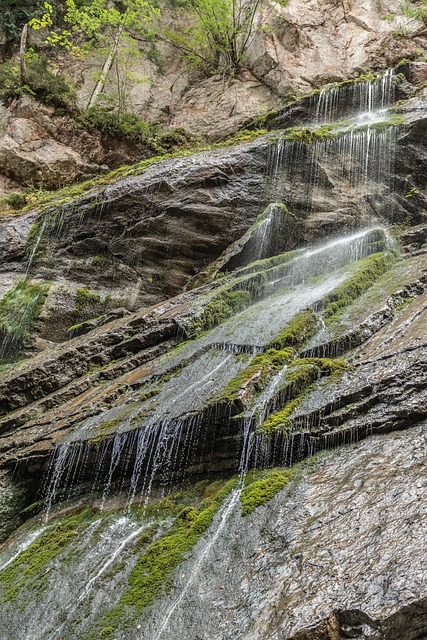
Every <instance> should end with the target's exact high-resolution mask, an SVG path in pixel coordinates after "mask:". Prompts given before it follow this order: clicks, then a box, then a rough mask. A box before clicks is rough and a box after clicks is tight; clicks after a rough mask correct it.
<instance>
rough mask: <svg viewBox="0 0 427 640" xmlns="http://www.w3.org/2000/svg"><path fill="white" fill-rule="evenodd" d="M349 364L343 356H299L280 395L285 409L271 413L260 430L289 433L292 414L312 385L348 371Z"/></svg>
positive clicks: (290, 367)
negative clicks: (333, 357)
mask: <svg viewBox="0 0 427 640" xmlns="http://www.w3.org/2000/svg"><path fill="white" fill-rule="evenodd" d="M348 367H349V365H348V364H347V363H346V362H345V360H343V359H341V358H337V359H332V358H297V359H295V360H293V361H292V362H291V363H290V365H289V371H288V372H287V374H286V377H285V381H284V385H283V386H282V389H281V391H280V394H279V397H280V398H281V402H282V403H283V404H284V407H283V409H281V410H280V411H278V412H276V413H273V414H270V415H269V417H268V418H267V420H265V421H264V423H263V425H262V426H261V427H260V432H262V433H263V434H265V435H271V434H272V433H275V432H280V433H282V434H286V433H289V431H290V429H291V427H292V422H291V420H290V416H291V414H292V413H293V412H294V411H295V409H297V407H298V406H299V404H300V403H301V401H302V400H303V399H304V397H305V396H306V395H307V393H308V392H309V391H310V389H311V388H312V385H313V384H314V383H315V382H317V381H318V380H319V379H320V378H322V377H325V376H328V377H329V376H340V375H342V374H343V373H344V372H345V371H347V369H348Z"/></svg>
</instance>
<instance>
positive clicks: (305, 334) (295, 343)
mask: <svg viewBox="0 0 427 640" xmlns="http://www.w3.org/2000/svg"><path fill="white" fill-rule="evenodd" d="M318 324H319V319H318V317H317V314H316V312H315V311H314V309H313V308H312V307H307V308H306V309H303V310H302V311H300V312H299V313H297V314H296V315H295V316H294V318H293V319H292V320H291V321H290V322H289V324H288V325H287V326H286V327H285V328H284V329H283V331H281V332H280V333H279V335H278V336H277V337H276V338H274V340H272V341H271V343H270V344H271V346H272V347H274V348H275V349H283V348H285V347H294V348H295V349H299V348H301V347H302V346H304V344H306V343H307V342H308V341H309V340H310V339H311V338H312V337H313V336H314V335H315V334H316V331H317V327H318Z"/></svg>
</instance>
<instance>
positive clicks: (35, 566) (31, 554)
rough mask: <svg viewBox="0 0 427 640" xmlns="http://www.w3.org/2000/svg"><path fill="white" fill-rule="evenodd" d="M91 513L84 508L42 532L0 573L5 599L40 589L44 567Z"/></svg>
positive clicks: (67, 543) (74, 537)
mask: <svg viewBox="0 0 427 640" xmlns="http://www.w3.org/2000/svg"><path fill="white" fill-rule="evenodd" d="M93 515H94V512H93V511H92V509H85V510H84V511H82V512H81V513H79V514H78V515H74V516H70V517H68V518H66V519H64V520H62V521H61V522H58V523H57V524H55V525H52V526H51V527H49V528H48V529H47V530H46V531H44V532H43V533H42V534H41V535H40V536H39V537H38V538H37V539H36V540H35V541H34V542H33V543H32V544H31V545H30V546H29V547H28V548H27V549H26V550H25V551H23V552H22V553H20V554H19V556H18V557H17V558H16V559H15V560H14V561H13V562H12V563H11V564H10V565H9V566H8V567H6V569H4V571H2V572H1V573H0V586H1V587H2V590H4V591H3V594H4V595H3V599H4V601H10V600H14V599H15V598H16V597H17V595H18V593H19V591H20V590H21V589H22V588H23V587H24V586H25V587H33V588H37V589H40V588H43V586H44V583H45V580H44V577H45V576H46V571H45V568H46V567H47V566H48V565H49V564H50V563H51V562H52V561H53V560H54V559H55V558H56V557H57V556H58V555H59V554H60V553H61V552H62V551H64V549H65V548H66V547H67V546H68V545H69V544H70V543H71V542H72V541H73V540H74V539H76V538H77V536H78V535H79V534H80V533H81V531H82V530H83V529H84V528H85V527H86V526H87V525H88V524H89V523H90V521H91V520H92V518H93Z"/></svg>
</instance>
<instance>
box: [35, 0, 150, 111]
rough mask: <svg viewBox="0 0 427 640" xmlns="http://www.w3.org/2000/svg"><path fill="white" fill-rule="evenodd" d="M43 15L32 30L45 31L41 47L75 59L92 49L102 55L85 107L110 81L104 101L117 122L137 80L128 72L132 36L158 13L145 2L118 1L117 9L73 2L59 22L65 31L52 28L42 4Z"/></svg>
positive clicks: (96, 1)
mask: <svg viewBox="0 0 427 640" xmlns="http://www.w3.org/2000/svg"><path fill="white" fill-rule="evenodd" d="M44 6H45V9H46V11H45V13H44V14H43V16H42V17H41V18H40V19H37V18H35V19H33V20H31V22H30V26H31V27H32V28H33V29H36V30H37V29H47V31H48V35H47V37H46V39H45V43H46V44H49V45H51V46H52V47H63V48H65V49H66V50H67V51H69V52H70V53H72V54H73V55H75V56H77V57H84V56H86V55H87V54H88V53H90V52H91V51H94V50H95V49H96V52H97V54H101V55H102V54H104V55H105V64H104V68H103V70H102V72H101V74H100V75H99V77H98V78H97V85H96V87H95V91H94V94H93V95H92V97H91V100H90V102H89V106H93V105H94V104H95V101H96V100H95V97H94V96H95V92H96V91H97V87H98V88H103V86H104V84H105V82H106V80H107V77H111V73H110V70H111V69H113V72H114V73H113V78H114V80H113V82H114V86H115V94H114V95H113V96H111V95H110V96H109V97H108V98H105V100H107V102H111V101H112V102H113V103H114V107H115V109H116V111H117V113H118V115H119V118H121V117H122V116H123V115H124V114H125V113H126V110H127V108H128V106H129V105H128V100H129V92H130V89H131V86H132V85H133V84H135V82H139V81H142V80H140V79H138V78H137V77H136V75H135V73H134V72H133V71H132V65H133V62H134V61H135V60H137V59H138V57H139V49H138V44H137V40H136V39H135V37H134V36H135V35H138V34H139V35H140V36H141V35H143V34H145V33H146V31H147V25H148V24H149V23H150V22H151V21H152V20H153V18H154V16H157V15H159V9H157V8H155V7H154V6H153V5H152V4H151V3H150V2H147V1H146V0H122V1H121V2H120V3H118V4H117V5H115V4H111V3H110V2H109V1H108V0H89V1H87V2H83V3H81V2H76V1H75V0H65V3H64V13H63V16H62V20H63V22H64V24H65V27H64V28H62V29H60V28H57V27H55V25H54V20H53V6H52V5H51V4H49V3H48V2H45V4H44Z"/></svg>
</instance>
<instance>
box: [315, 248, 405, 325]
mask: <svg viewBox="0 0 427 640" xmlns="http://www.w3.org/2000/svg"><path fill="white" fill-rule="evenodd" d="M394 260H395V258H394V256H392V255H391V254H389V253H385V252H379V253H373V254H371V255H370V256H368V257H366V258H363V259H362V260H360V261H359V262H358V263H357V264H356V265H355V272H354V273H353V274H352V275H351V276H350V277H349V278H348V279H347V280H346V281H345V282H343V284H341V285H340V286H338V287H336V289H334V290H333V291H332V292H331V293H329V294H328V295H326V296H325V297H324V298H323V299H322V301H321V302H320V304H319V305H318V309H319V310H321V311H322V315H323V317H324V318H325V321H326V323H331V322H332V321H334V320H336V319H337V318H338V317H339V316H340V314H341V313H342V312H343V311H344V309H345V308H346V307H349V306H350V305H351V304H353V302H354V301H355V300H356V298H359V297H360V296H361V295H362V294H363V293H365V291H367V290H368V289H369V288H370V287H372V286H373V285H374V284H375V282H376V281H377V279H378V278H379V277H380V276H382V275H383V273H385V272H386V271H387V270H388V269H389V268H390V267H391V265H392V264H393V262H394Z"/></svg>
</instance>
